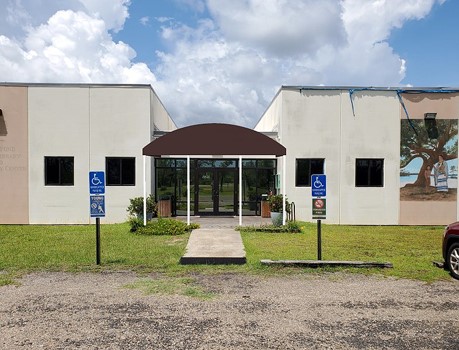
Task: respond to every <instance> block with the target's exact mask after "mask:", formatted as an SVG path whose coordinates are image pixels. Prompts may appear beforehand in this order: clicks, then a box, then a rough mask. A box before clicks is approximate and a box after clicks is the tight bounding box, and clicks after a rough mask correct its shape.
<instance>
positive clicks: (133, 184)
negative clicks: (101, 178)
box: [105, 156, 136, 186]
mask: <svg viewBox="0 0 459 350" xmlns="http://www.w3.org/2000/svg"><path fill="white" fill-rule="evenodd" d="M112 160H117V161H119V164H118V168H119V174H120V175H119V176H120V182H119V183H112V182H110V181H109V180H110V175H109V174H110V173H109V171H108V163H109V161H112ZM123 160H134V167H133V169H132V170H133V171H134V174H133V180H134V181H133V183H123ZM135 163H136V157H108V156H107V157H105V174H106V175H105V185H106V186H135V185H136V164H135Z"/></svg>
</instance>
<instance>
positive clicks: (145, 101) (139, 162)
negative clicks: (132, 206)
mask: <svg viewBox="0 0 459 350" xmlns="http://www.w3.org/2000/svg"><path fill="white" fill-rule="evenodd" d="M150 91H151V88H150V87H148V86H147V87H91V88H90V116H91V117H90V119H91V124H90V130H91V131H90V140H89V143H90V145H91V160H90V168H91V170H92V171H105V158H106V157H135V186H106V187H105V206H106V217H105V218H103V219H101V220H102V222H103V223H112V222H123V221H126V220H127V212H126V208H127V207H128V205H129V199H130V198H133V197H140V196H143V156H142V148H143V147H144V146H145V145H147V144H148V143H149V142H150V135H151V132H152V131H151V129H150ZM147 169H150V159H148V160H147ZM85 176H86V177H85V181H86V182H85V183H86V186H87V182H88V173H87V172H86V173H85ZM150 192H151V181H150V170H148V171H147V193H150ZM84 193H85V195H86V210H87V211H88V210H89V204H88V201H89V198H88V196H89V189H88V188H87V187H86V189H85V192H84ZM93 220H94V219H93Z"/></svg>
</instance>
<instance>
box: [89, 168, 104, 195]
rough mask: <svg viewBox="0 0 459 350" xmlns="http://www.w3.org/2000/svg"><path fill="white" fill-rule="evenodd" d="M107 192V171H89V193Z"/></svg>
mask: <svg viewBox="0 0 459 350" xmlns="http://www.w3.org/2000/svg"><path fill="white" fill-rule="evenodd" d="M104 193H105V173H104V172H103V171H90V172H89V194H104Z"/></svg>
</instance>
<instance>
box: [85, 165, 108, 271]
mask: <svg viewBox="0 0 459 350" xmlns="http://www.w3.org/2000/svg"><path fill="white" fill-rule="evenodd" d="M104 193H105V173H104V172H103V171H90V172H89V210H90V212H91V217H92V218H96V264H97V265H100V218H103V217H105V195H104Z"/></svg>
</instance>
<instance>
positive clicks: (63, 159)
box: [44, 156, 75, 186]
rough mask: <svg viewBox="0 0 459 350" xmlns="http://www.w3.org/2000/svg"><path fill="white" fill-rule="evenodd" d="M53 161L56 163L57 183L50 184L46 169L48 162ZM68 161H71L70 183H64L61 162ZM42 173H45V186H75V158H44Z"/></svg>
mask: <svg viewBox="0 0 459 350" xmlns="http://www.w3.org/2000/svg"><path fill="white" fill-rule="evenodd" d="M51 159H55V160H57V162H58V174H57V177H58V181H57V182H50V179H49V173H50V169H48V160H51ZM65 160H67V161H69V160H71V162H72V169H71V179H72V181H71V182H64V178H65V176H64V174H63V172H64V170H65V168H64V164H63V161H65ZM44 168H45V169H44V172H45V178H44V180H45V181H44V182H45V186H75V157H73V156H45V157H44Z"/></svg>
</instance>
